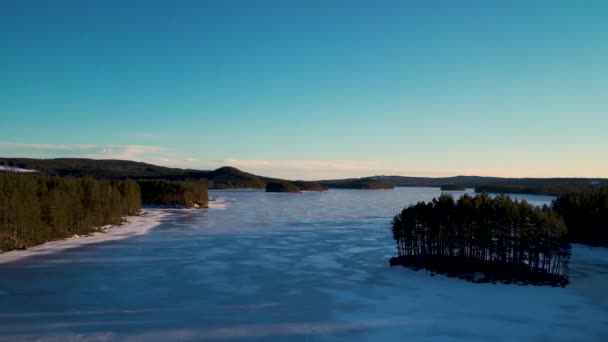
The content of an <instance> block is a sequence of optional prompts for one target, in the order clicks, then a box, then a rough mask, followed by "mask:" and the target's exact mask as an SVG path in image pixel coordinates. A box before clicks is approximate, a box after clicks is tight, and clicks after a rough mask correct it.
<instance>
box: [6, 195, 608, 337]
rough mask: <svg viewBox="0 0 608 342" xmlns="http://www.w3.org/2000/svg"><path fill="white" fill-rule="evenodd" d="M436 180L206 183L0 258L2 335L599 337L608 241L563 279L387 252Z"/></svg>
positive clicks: (577, 253)
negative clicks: (392, 225)
mask: <svg viewBox="0 0 608 342" xmlns="http://www.w3.org/2000/svg"><path fill="white" fill-rule="evenodd" d="M438 194H439V189H396V190H394V191H382V192H374V191H349V190H330V191H328V192H325V193H318V194H307V195H306V196H299V195H285V196H269V195H267V194H265V193H264V192H256V191H243V192H238V191H233V192H227V193H223V192H212V196H226V197H227V198H230V199H231V200H230V205H229V206H227V207H226V208H225V209H223V210H213V209H211V208H210V209H208V210H199V211H171V213H170V216H168V217H165V218H163V220H162V221H163V222H162V224H160V225H159V226H157V227H156V228H154V229H152V230H150V232H149V233H148V234H143V235H138V236H134V237H131V238H129V239H124V240H120V241H113V242H110V243H100V244H96V245H93V246H86V247H82V248H74V249H70V250H66V251H63V252H61V253H55V254H50V255H46V256H45V257H44V258H35V257H32V258H27V259H22V260H19V261H16V262H13V263H8V264H3V265H0V275H1V277H0V340H6V341H15V340H23V339H39V340H42V341H45V340H47V341H64V340H69V339H72V340H85V339H87V340H126V341H167V340H185V341H205V340H210V341H218V340H219V341H224V340H243V341H286V340H288V341H353V340H354V341H404V340H406V341H428V340H431V341H435V340H438V341H470V340H478V341H487V340H493V341H522V340H525V341H530V340H532V341H606V340H608V300H607V298H606V296H605V295H604V293H605V289H606V288H607V286H608V251H607V250H606V249H603V248H589V247H585V246H580V245H575V246H574V247H573V257H572V261H571V265H570V267H571V275H572V277H571V281H572V283H571V284H570V285H569V286H568V287H566V288H551V287H533V286H518V285H504V284H497V285H493V284H473V283H469V282H466V281H462V280H459V279H452V278H447V277H443V276H434V277H433V276H431V275H429V274H428V273H427V272H424V271H419V272H415V271H411V270H409V269H406V268H401V267H394V268H391V267H389V266H388V258H390V257H391V256H393V255H394V253H395V248H394V244H393V241H392V237H391V233H390V229H389V222H390V219H391V217H392V215H394V214H395V213H396V212H397V211H398V210H400V209H401V208H402V207H403V206H404V205H406V204H408V203H412V202H415V201H418V200H429V199H430V198H432V197H433V196H436V195H438Z"/></svg>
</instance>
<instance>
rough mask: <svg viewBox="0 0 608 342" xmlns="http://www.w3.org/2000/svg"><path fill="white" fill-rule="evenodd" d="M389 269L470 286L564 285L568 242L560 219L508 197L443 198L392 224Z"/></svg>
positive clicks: (408, 210) (404, 213)
mask: <svg viewBox="0 0 608 342" xmlns="http://www.w3.org/2000/svg"><path fill="white" fill-rule="evenodd" d="M392 232H393V238H394V239H395V241H396V243H397V254H398V255H397V256H396V257H394V258H392V259H391V260H390V264H391V266H394V265H402V266H406V267H409V268H412V269H415V270H419V269H426V270H428V271H430V272H431V273H433V274H434V273H439V274H445V275H447V276H451V277H458V278H462V279H467V280H471V281H474V282H502V283H508V284H510V283H517V284H534V285H552V286H565V285H566V284H568V261H569V257H570V243H569V241H568V234H567V229H566V225H565V224H564V222H563V220H562V218H561V217H560V216H559V215H558V214H557V213H556V212H555V211H553V210H552V209H550V208H548V207H543V208H542V209H541V208H537V207H533V206H532V205H530V204H528V203H526V202H525V201H521V202H520V201H516V200H512V199H511V198H509V197H508V196H504V195H503V196H497V197H494V198H492V197H490V196H489V195H487V194H485V193H484V194H479V195H476V196H475V197H472V196H469V195H466V194H465V195H463V196H462V197H460V198H459V199H458V200H454V198H453V197H452V196H451V195H450V194H442V195H441V196H440V197H439V198H436V199H433V200H432V201H431V202H428V203H425V202H419V203H417V204H416V205H411V206H409V207H407V208H405V209H403V211H402V212H401V213H399V214H397V215H396V216H395V217H394V219H393V221H392Z"/></svg>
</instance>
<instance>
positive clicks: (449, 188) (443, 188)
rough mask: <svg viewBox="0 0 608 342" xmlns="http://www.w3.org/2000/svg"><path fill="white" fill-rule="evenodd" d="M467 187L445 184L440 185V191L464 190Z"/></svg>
mask: <svg viewBox="0 0 608 342" xmlns="http://www.w3.org/2000/svg"><path fill="white" fill-rule="evenodd" d="M466 190H467V188H466V187H465V186H463V185H456V184H446V185H442V186H441V191H466Z"/></svg>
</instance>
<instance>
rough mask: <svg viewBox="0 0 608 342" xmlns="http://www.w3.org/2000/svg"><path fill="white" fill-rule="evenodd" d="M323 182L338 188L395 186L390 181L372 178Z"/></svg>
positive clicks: (365, 188) (387, 187) (362, 188)
mask: <svg viewBox="0 0 608 342" xmlns="http://www.w3.org/2000/svg"><path fill="white" fill-rule="evenodd" d="M322 184H323V185H325V186H328V187H329V188H336V189H359V190H381V189H394V188H395V186H394V185H392V184H390V183H386V182H382V181H379V180H376V179H371V178H362V179H349V180H343V181H336V182H332V181H324V182H323V183H322Z"/></svg>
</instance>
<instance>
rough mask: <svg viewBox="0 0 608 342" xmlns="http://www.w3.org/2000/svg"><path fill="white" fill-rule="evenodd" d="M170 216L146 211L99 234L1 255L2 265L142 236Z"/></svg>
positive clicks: (154, 210) (151, 210) (161, 212)
mask: <svg viewBox="0 0 608 342" xmlns="http://www.w3.org/2000/svg"><path fill="white" fill-rule="evenodd" d="M168 214H169V212H168V211H167V210H164V209H145V210H143V211H142V214H141V215H139V216H129V217H127V218H126V222H125V223H123V224H121V225H115V226H105V227H102V228H101V229H100V231H99V232H95V233H93V234H90V235H83V236H78V235H75V236H73V237H70V238H67V239H64V240H57V241H50V242H47V243H44V244H42V245H38V246H34V247H31V248H28V249H25V250H15V251H9V252H4V253H0V264H3V263H9V262H14V261H17V260H20V259H23V258H27V257H30V256H40V255H46V254H51V253H56V252H59V251H62V250H66V249H70V248H76V247H80V246H83V245H89V244H93V243H100V242H106V241H114V240H121V239H126V238H128V237H131V236H135V235H142V234H145V233H147V232H148V231H149V230H150V229H152V228H154V227H156V226H158V225H159V224H160V223H161V220H162V218H163V217H165V216H167V215H168Z"/></svg>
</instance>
